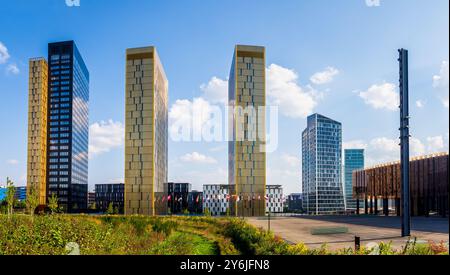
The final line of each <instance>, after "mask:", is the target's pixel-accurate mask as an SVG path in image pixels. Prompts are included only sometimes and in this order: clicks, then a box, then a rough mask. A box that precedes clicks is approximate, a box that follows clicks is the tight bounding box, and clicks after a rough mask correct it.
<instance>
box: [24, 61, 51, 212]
mask: <svg viewBox="0 0 450 275" xmlns="http://www.w3.org/2000/svg"><path fill="white" fill-rule="evenodd" d="M47 110H48V64H47V61H46V60H45V59H44V58H34V59H30V61H29V77H28V158H27V186H28V190H34V192H37V195H38V197H39V204H40V205H41V206H43V205H46V203H47V127H48V125H47V119H48V112H47Z"/></svg>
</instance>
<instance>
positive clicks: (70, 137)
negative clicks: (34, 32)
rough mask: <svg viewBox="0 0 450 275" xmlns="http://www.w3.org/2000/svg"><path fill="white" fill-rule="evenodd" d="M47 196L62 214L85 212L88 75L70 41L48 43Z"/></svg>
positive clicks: (74, 46)
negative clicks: (54, 198)
mask: <svg viewBox="0 0 450 275" xmlns="http://www.w3.org/2000/svg"><path fill="white" fill-rule="evenodd" d="M48 60H49V73H48V77H49V81H48V83H49V85H48V86H49V106H48V116H49V117H48V124H49V125H48V150H47V152H48V158H47V159H48V164H47V165H48V166H47V182H48V186H47V187H48V188H47V190H48V196H52V195H53V194H55V195H56V196H57V197H58V202H59V206H60V207H61V208H62V209H63V210H64V211H65V212H76V211H78V210H82V209H86V208H87V190H88V143H89V118H88V104H89V72H88V70H87V68H86V65H85V63H84V61H83V58H82V57H81V55H80V53H79V51H78V49H77V47H76V45H75V43H74V42H73V41H65V42H58V43H50V44H49V45H48Z"/></svg>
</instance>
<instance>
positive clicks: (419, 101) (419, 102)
mask: <svg viewBox="0 0 450 275" xmlns="http://www.w3.org/2000/svg"><path fill="white" fill-rule="evenodd" d="M416 106H417V108H420V109H422V108H423V107H424V106H425V103H423V101H422V100H417V101H416Z"/></svg>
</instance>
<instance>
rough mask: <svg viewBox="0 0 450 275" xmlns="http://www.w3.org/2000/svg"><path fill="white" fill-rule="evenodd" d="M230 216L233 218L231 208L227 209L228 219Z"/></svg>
mask: <svg viewBox="0 0 450 275" xmlns="http://www.w3.org/2000/svg"><path fill="white" fill-rule="evenodd" d="M230 216H231V210H230V208H229V207H227V217H230Z"/></svg>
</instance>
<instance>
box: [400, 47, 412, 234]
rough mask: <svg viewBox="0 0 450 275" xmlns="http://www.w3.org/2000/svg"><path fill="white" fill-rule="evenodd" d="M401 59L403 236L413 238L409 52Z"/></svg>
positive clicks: (401, 56)
mask: <svg viewBox="0 0 450 275" xmlns="http://www.w3.org/2000/svg"><path fill="white" fill-rule="evenodd" d="M399 54H400V58H399V60H398V61H399V62H400V141H401V143H400V147H401V181H402V189H401V191H402V202H401V207H402V236H403V237H408V236H411V213H410V210H411V208H410V186H409V138H410V135H409V88H408V87H409V83H408V81H409V80H408V51H407V50H405V49H400V50H399Z"/></svg>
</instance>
